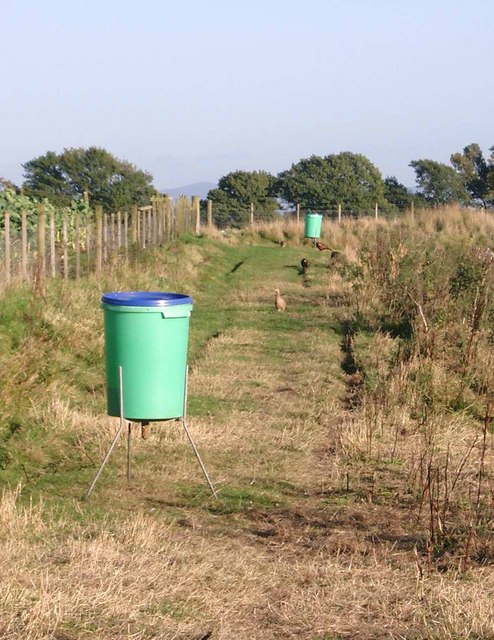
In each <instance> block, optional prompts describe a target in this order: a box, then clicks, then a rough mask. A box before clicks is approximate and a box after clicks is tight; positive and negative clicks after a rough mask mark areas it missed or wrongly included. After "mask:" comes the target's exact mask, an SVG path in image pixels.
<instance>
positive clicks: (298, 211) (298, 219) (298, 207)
mask: <svg viewBox="0 0 494 640" xmlns="http://www.w3.org/2000/svg"><path fill="white" fill-rule="evenodd" d="M299 224H300V205H299V204H297V226H298V225H299Z"/></svg>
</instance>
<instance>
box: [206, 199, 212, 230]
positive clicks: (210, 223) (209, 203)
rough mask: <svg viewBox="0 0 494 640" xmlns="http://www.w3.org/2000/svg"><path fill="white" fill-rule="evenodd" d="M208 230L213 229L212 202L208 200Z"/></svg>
mask: <svg viewBox="0 0 494 640" xmlns="http://www.w3.org/2000/svg"><path fill="white" fill-rule="evenodd" d="M207 218H208V229H212V228H213V201H212V200H208V204H207Z"/></svg>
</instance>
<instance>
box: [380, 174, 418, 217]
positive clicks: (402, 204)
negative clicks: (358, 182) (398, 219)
mask: <svg viewBox="0 0 494 640" xmlns="http://www.w3.org/2000/svg"><path fill="white" fill-rule="evenodd" d="M384 197H385V198H386V200H387V201H388V202H389V203H390V204H392V205H394V206H395V207H397V208H398V209H399V210H400V211H403V210H405V209H408V208H409V207H410V206H411V204H412V201H413V195H412V194H411V193H410V191H409V190H408V189H407V188H406V187H405V185H404V184H401V183H400V182H398V180H397V179H396V178H395V176H388V177H387V178H385V180H384Z"/></svg>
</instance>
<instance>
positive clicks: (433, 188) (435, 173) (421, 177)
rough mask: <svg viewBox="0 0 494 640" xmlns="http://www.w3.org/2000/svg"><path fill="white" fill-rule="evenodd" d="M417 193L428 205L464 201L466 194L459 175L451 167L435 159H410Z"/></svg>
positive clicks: (466, 197)
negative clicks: (417, 189)
mask: <svg viewBox="0 0 494 640" xmlns="http://www.w3.org/2000/svg"><path fill="white" fill-rule="evenodd" d="M410 166H411V167H413V169H414V170H415V175H416V183H417V186H418V188H419V195H420V196H421V197H422V198H424V200H425V202H426V203H427V204H429V205H434V206H437V205H442V204H448V203H452V202H464V201H465V200H467V199H468V195H467V192H466V189H465V186H464V184H463V180H462V178H461V176H460V175H459V174H458V173H457V172H456V171H455V170H454V169H453V167H450V166H448V165H447V164H443V163H442V162H436V161H435V160H412V162H410Z"/></svg>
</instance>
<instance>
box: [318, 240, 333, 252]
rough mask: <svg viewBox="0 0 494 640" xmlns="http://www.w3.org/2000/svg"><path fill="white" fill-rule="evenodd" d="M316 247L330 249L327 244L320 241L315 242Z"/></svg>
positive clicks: (321, 249) (323, 249) (320, 249)
mask: <svg viewBox="0 0 494 640" xmlns="http://www.w3.org/2000/svg"><path fill="white" fill-rule="evenodd" d="M316 247H317V248H318V249H319V251H331V247H328V245H326V244H323V243H322V242H316Z"/></svg>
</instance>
